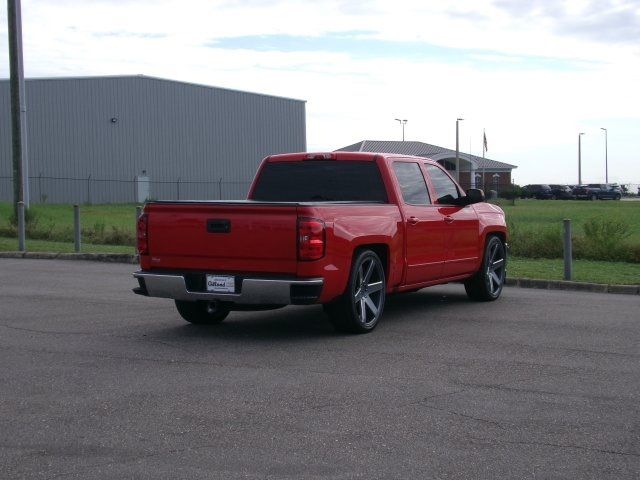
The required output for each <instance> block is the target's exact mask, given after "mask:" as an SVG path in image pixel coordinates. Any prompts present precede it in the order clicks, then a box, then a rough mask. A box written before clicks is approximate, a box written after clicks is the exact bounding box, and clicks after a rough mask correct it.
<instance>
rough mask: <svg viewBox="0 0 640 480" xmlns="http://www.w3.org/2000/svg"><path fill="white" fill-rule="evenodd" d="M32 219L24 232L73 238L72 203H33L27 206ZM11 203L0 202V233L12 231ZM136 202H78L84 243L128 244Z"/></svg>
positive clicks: (46, 237)
mask: <svg viewBox="0 0 640 480" xmlns="http://www.w3.org/2000/svg"><path fill="white" fill-rule="evenodd" d="M30 210H31V213H32V214H33V215H34V216H35V220H34V221H33V223H32V224H31V225H29V226H28V231H27V236H28V237H30V238H31V239H35V240H50V241H58V242H72V241H73V207H72V206H71V205H37V204H34V205H32V207H31V209H30ZM12 213H13V212H12V209H11V205H10V204H8V203H0V237H9V236H13V235H15V234H14V233H13V230H15V227H12V226H11V224H10V218H11V215H12ZM135 216H136V205H133V204H119V205H82V206H81V207H80V223H81V228H82V233H83V241H84V243H85V244H89V243H92V244H98V245H99V244H109V245H130V246H134V242H135Z"/></svg>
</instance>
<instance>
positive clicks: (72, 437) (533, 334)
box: [0, 259, 640, 479]
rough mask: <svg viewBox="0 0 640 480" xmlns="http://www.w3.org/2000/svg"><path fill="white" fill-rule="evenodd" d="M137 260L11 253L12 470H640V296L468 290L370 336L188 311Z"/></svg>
mask: <svg viewBox="0 0 640 480" xmlns="http://www.w3.org/2000/svg"><path fill="white" fill-rule="evenodd" d="M134 269H135V266H134V265H124V264H107V263H92V262H80V261H76V262H74V261H54V260H20V259H16V260H12V259H0V305H1V307H0V365H1V367H0V478H82V479H85V478H113V479H121V478H149V479H159V478H162V479H166V478H176V479H177V478H224V479H235V478H248V479H259V478H260V479H263V478H290V479H300V478H335V479H338V478H367V479H369V478H408V479H417V478H487V479H490V478H491V479H493V478H598V479H604V478H612V479H613V478H615V479H620V478H638V477H639V476H640V314H639V313H638V312H639V307H640V297H638V296H637V295H611V294H590V293H578V292H555V291H542V290H529V289H517V288H507V289H505V291H504V293H503V297H502V298H501V299H500V300H499V301H497V302H494V303H490V304H481V303H474V302H470V301H469V300H467V298H466V295H465V294H464V289H463V288H462V286H460V285H447V286H443V287H436V288H432V289H427V290H423V291H421V292H418V293H413V294H408V295H404V296H398V297H395V298H391V299H390V300H389V302H388V306H387V310H386V312H385V317H384V318H383V320H382V323H381V324H380V325H379V327H378V328H377V329H376V330H375V331H374V332H373V333H372V334H369V335H362V336H345V335H339V334H336V333H334V331H333V330H332V328H331V326H330V324H329V323H328V321H327V320H326V319H325V316H324V314H323V312H322V309H321V307H319V306H312V307H288V308H286V309H282V310H275V311H268V312H234V313H232V314H231V315H230V317H229V318H228V319H227V321H226V322H225V323H223V324H222V325H219V326H214V327H199V326H195V325H190V324H187V323H186V322H184V321H183V320H182V319H181V318H180V317H179V316H178V314H177V312H176V311H175V309H174V307H173V303H172V302H171V301H169V300H160V299H149V298H144V297H139V296H135V295H133V294H132V293H131V290H130V289H131V288H132V287H133V286H134V281H133V279H132V278H131V275H130V274H131V272H132V271H133V270H134Z"/></svg>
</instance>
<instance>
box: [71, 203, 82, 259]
mask: <svg viewBox="0 0 640 480" xmlns="http://www.w3.org/2000/svg"><path fill="white" fill-rule="evenodd" d="M80 234H81V231H80V206H79V205H74V206H73V240H74V241H73V243H74V250H75V252H76V253H79V252H80Z"/></svg>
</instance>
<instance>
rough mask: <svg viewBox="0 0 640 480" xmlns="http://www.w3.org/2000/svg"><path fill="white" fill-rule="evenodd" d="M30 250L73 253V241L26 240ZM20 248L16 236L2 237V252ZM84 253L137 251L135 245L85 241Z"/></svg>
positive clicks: (0, 249)
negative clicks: (100, 243) (97, 243)
mask: <svg viewBox="0 0 640 480" xmlns="http://www.w3.org/2000/svg"><path fill="white" fill-rule="evenodd" d="M26 246H27V251H28V252H55V253H73V251H74V250H73V243H70V242H51V241H47V240H29V239H27V242H26ZM17 250H18V240H17V239H15V238H7V237H0V252H10V251H17ZM81 251H82V253H130V254H134V253H135V248H134V247H128V246H124V245H94V244H91V243H83V244H82V245H81Z"/></svg>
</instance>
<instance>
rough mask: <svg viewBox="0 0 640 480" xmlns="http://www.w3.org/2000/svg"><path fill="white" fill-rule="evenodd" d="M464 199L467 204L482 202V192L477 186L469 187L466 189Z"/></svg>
mask: <svg viewBox="0 0 640 480" xmlns="http://www.w3.org/2000/svg"><path fill="white" fill-rule="evenodd" d="M465 200H466V201H465V203H466V204H467V205H471V204H473V203H480V202H484V192H483V191H482V190H481V189H479V188H470V189H469V190H467V196H466V197H465Z"/></svg>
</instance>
